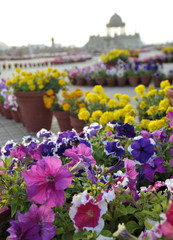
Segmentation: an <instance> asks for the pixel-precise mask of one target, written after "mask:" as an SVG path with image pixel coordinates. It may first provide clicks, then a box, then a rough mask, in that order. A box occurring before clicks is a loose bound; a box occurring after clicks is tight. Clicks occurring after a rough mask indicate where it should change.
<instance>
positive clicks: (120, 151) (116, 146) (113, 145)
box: [104, 140, 126, 159]
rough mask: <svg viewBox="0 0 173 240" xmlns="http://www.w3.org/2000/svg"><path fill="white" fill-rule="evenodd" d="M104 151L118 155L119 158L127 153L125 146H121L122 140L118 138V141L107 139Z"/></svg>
mask: <svg viewBox="0 0 173 240" xmlns="http://www.w3.org/2000/svg"><path fill="white" fill-rule="evenodd" d="M105 145H106V146H105V149H104V152H105V153H106V154H107V155H110V154H113V155H114V156H115V157H118V158H119V159H121V158H122V156H123V155H124V154H125V153H126V151H125V150H124V148H123V147H122V146H120V142H119V141H118V140H116V141H112V142H111V141H107V142H106V144H105Z"/></svg>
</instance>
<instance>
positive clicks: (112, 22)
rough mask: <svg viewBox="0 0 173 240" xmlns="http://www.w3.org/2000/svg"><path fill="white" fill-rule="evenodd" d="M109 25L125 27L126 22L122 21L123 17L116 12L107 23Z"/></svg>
mask: <svg viewBox="0 0 173 240" xmlns="http://www.w3.org/2000/svg"><path fill="white" fill-rule="evenodd" d="M106 26H107V27H124V26H125V23H124V22H123V21H122V19H121V17H120V16H119V15H118V14H116V13H115V14H114V15H113V16H112V17H111V18H110V20H109V23H108V24H106Z"/></svg>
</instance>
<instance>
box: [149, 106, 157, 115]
mask: <svg viewBox="0 0 173 240" xmlns="http://www.w3.org/2000/svg"><path fill="white" fill-rule="evenodd" d="M158 111H159V107H158V106H150V107H149V109H148V110H147V114H148V115H153V114H155V113H158Z"/></svg>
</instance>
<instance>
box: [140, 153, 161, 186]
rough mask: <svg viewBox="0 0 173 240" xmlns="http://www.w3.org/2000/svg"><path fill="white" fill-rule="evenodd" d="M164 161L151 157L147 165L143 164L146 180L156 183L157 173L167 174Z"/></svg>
mask: <svg viewBox="0 0 173 240" xmlns="http://www.w3.org/2000/svg"><path fill="white" fill-rule="evenodd" d="M163 162H164V161H163V159H162V158H159V157H151V158H150V159H149V160H148V161H147V162H146V163H144V164H143V168H144V173H145V176H146V178H147V179H148V180H149V181H150V182H153V181H154V175H155V173H156V172H159V173H166V168H165V166H164V165H163Z"/></svg>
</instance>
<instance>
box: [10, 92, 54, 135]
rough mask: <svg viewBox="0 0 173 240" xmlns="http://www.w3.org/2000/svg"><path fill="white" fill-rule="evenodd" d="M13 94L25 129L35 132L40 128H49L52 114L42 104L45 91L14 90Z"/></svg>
mask: <svg viewBox="0 0 173 240" xmlns="http://www.w3.org/2000/svg"><path fill="white" fill-rule="evenodd" d="M14 94H15V96H16V97H17V102H18V104H19V108H20V112H21V116H22V119H23V121H24V125H25V126H26V128H27V131H28V132H33V133H36V132H38V131H40V130H41V129H42V128H45V129H47V130H50V128H51V123H52V115H53V114H52V111H50V110H49V109H47V108H45V106H44V102H43V96H44V95H45V94H46V92H44V91H42V92H15V93H14Z"/></svg>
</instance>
